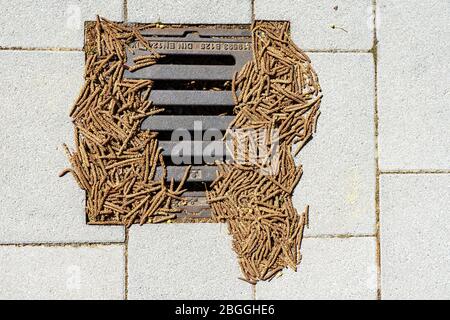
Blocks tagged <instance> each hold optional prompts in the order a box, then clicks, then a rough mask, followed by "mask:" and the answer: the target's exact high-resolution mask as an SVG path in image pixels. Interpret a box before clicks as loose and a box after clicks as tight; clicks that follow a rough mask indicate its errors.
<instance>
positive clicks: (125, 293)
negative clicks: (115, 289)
mask: <svg viewBox="0 0 450 320" xmlns="http://www.w3.org/2000/svg"><path fill="white" fill-rule="evenodd" d="M128 239H129V229H128V228H127V227H125V248H124V266H125V268H124V269H125V270H124V272H125V276H124V282H125V283H124V300H128Z"/></svg>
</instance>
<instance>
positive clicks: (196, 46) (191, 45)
mask: <svg viewBox="0 0 450 320" xmlns="http://www.w3.org/2000/svg"><path fill="white" fill-rule="evenodd" d="M150 46H151V47H152V48H153V49H156V50H158V49H159V50H193V51H249V50H250V49H251V46H250V43H248V42H225V43H223V42H190V41H182V42H173V41H151V42H150Z"/></svg>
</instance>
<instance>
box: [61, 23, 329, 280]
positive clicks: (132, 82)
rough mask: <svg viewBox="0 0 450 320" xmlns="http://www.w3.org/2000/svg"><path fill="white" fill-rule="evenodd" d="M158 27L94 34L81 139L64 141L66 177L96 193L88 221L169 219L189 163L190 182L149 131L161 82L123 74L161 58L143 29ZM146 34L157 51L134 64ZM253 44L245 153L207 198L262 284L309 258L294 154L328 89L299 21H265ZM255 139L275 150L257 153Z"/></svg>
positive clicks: (239, 130)
mask: <svg viewBox="0 0 450 320" xmlns="http://www.w3.org/2000/svg"><path fill="white" fill-rule="evenodd" d="M149 27H154V25H126V24H122V23H114V22H111V21H108V20H106V19H102V18H97V21H96V23H95V24H93V25H91V27H90V28H89V29H88V30H87V31H86V37H87V40H88V41H87V42H86V45H85V53H86V65H85V71H84V78H85V83H84V85H83V87H82V89H81V92H80V94H79V96H78V98H77V99H76V101H75V103H74V105H73V108H72V110H71V111H70V116H71V118H72V121H73V124H74V128H75V143H74V146H75V147H74V150H70V149H69V148H68V147H67V146H65V150H66V152H67V155H68V158H69V161H70V163H71V168H68V169H65V170H64V171H63V172H61V174H60V175H61V176H63V175H64V174H66V173H71V174H72V175H73V177H74V178H75V180H76V181H77V183H78V185H79V186H80V188H81V189H83V190H85V191H86V216H87V221H88V223H89V224H107V225H111V224H118V225H125V226H127V227H129V226H131V225H132V224H135V223H140V224H144V223H161V222H170V221H173V220H176V218H177V213H178V212H180V209H179V208H178V207H177V204H179V203H182V202H183V200H184V199H183V192H184V191H185V189H184V188H183V185H184V183H185V181H186V179H187V177H188V175H189V169H187V170H186V172H185V175H184V177H183V179H182V180H181V181H180V183H178V184H176V183H174V181H173V180H171V181H167V180H168V179H167V170H166V166H165V164H164V159H163V157H162V154H161V149H160V148H159V147H158V140H157V133H155V132H152V131H141V130H140V125H141V122H142V121H143V119H145V118H146V117H149V116H152V115H155V114H157V113H160V112H162V111H163V109H161V108H160V109H158V108H156V107H154V106H153V105H152V103H151V101H150V100H149V95H150V91H151V89H152V85H153V81H151V80H136V79H127V78H125V77H124V70H125V69H128V70H129V71H134V70H137V69H140V68H145V67H147V66H150V65H153V64H155V63H158V59H160V58H161V56H160V55H159V54H158V53H157V52H156V51H154V50H153V49H152V47H151V45H150V44H149V43H148V41H147V40H146V39H145V38H144V37H143V36H142V35H141V30H143V29H146V28H149ZM136 42H137V43H138V44H139V46H140V47H142V48H145V49H147V52H148V54H147V55H144V56H139V57H138V58H136V59H135V61H133V66H132V67H130V66H129V64H131V63H130V62H129V61H127V54H126V50H127V49H130V45H131V44H132V43H136ZM252 45H253V59H252V60H251V61H250V62H248V63H247V64H246V65H245V66H244V67H243V68H242V70H241V71H240V72H239V73H238V74H236V75H235V77H234V79H233V81H232V92H233V98H234V102H235V107H234V114H235V119H234V121H233V122H232V123H231V124H230V130H229V132H228V131H227V135H228V137H227V138H229V141H230V142H231V148H232V153H233V155H234V156H235V157H234V159H232V161H225V162H222V163H217V166H218V173H217V178H216V179H215V181H214V182H213V183H212V185H211V186H210V188H209V190H207V198H208V202H209V204H210V206H211V208H212V212H213V219H214V220H215V221H217V222H226V223H227V224H228V229H229V232H230V234H231V235H232V237H233V249H234V251H235V252H236V254H237V257H238V261H239V265H240V267H241V270H242V274H243V277H242V279H244V280H246V281H248V282H250V283H253V284H254V283H256V282H257V281H259V280H271V279H272V278H274V277H275V276H276V275H277V274H279V273H280V272H281V271H282V270H283V269H284V268H286V267H290V268H291V269H293V270H296V268H297V265H298V264H299V263H300V260H301V254H300V246H301V241H302V236H303V229H304V227H305V225H307V224H308V207H307V208H305V209H304V211H303V212H302V214H299V213H298V212H297V210H296V208H295V207H294V206H293V204H292V194H293V191H294V188H295V187H296V185H297V184H298V182H299V181H300V178H301V176H302V167H301V166H300V165H296V164H295V163H294V156H295V155H297V154H298V153H299V152H300V151H301V149H302V147H303V146H304V145H305V144H306V143H307V142H308V141H309V140H310V138H311V137H312V134H313V132H314V131H315V127H316V121H317V118H318V115H319V105H320V101H321V97H322V95H321V89H320V86H319V83H318V79H317V75H316V73H315V72H314V70H313V69H312V67H311V62H310V60H309V58H308V57H307V56H306V55H305V54H304V53H303V52H302V51H301V50H300V49H299V48H298V47H297V46H296V45H295V44H294V43H293V42H292V40H291V38H290V35H289V23H287V22H270V21H256V22H255V23H253V25H252ZM260 132H264V133H265V134H263V135H261V134H255V133H260ZM255 140H257V143H258V144H263V145H265V146H266V147H267V150H270V152H268V153H267V154H264V155H261V153H258V152H254V151H252V150H253V149H252V148H251V145H252V141H253V142H254V141H255ZM243 141H244V142H243ZM294 146H295V148H294ZM242 148H243V150H245V151H243V152H241V151H242V150H241V149H242ZM157 167H160V168H162V174H161V175H159V176H158V175H156V171H157V170H156V169H157Z"/></svg>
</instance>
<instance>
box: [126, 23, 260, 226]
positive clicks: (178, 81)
mask: <svg viewBox="0 0 450 320" xmlns="http://www.w3.org/2000/svg"><path fill="white" fill-rule="evenodd" d="M141 34H142V36H143V37H144V38H145V39H146V40H148V41H149V43H150V46H151V48H152V49H154V50H155V51H157V52H158V53H160V54H161V55H164V57H163V58H161V59H160V61H158V63H157V64H155V65H152V66H149V67H146V68H142V69H138V70H136V71H134V72H130V71H128V70H126V71H125V73H124V77H125V78H129V79H151V80H154V81H155V82H154V86H153V88H152V91H151V93H150V97H149V99H150V100H151V101H152V102H153V105H154V106H157V107H163V108H164V109H165V111H164V112H163V113H160V114H158V115H157V116H151V117H149V118H147V119H145V120H144V121H143V122H142V125H141V130H152V131H156V132H158V140H159V141H160V143H159V145H160V147H162V148H163V156H164V159H165V163H166V166H167V173H168V179H169V180H170V179H171V178H172V177H173V178H174V180H175V181H180V180H181V178H182V176H183V174H184V171H185V168H186V166H188V165H192V168H191V172H190V176H189V178H188V180H187V183H186V189H188V191H186V192H185V193H184V194H183V197H185V198H187V199H188V203H187V204H186V205H180V207H181V208H182V210H183V212H182V213H180V214H179V215H178V218H180V220H181V221H183V220H185V221H189V220H191V219H199V218H209V217H210V215H211V212H210V208H209V205H208V203H207V201H206V196H205V192H204V190H205V189H206V188H207V187H208V185H209V184H210V183H211V182H212V181H213V180H214V179H215V177H216V168H215V166H214V165H213V161H208V159H205V157H204V155H205V150H207V149H206V148H208V146H209V147H211V146H213V147H214V148H213V149H214V150H216V151H217V150H219V151H220V152H215V154H214V155H212V156H213V158H214V159H216V160H223V159H224V157H225V155H226V148H225V146H224V144H223V143H222V142H221V141H213V140H219V139H217V135H218V134H219V133H221V134H222V135H223V134H224V132H225V130H226V129H227V127H228V124H229V123H230V122H231V120H232V119H233V107H234V102H233V99H232V94H231V80H232V78H233V75H234V74H235V73H236V72H238V71H239V70H240V69H241V68H242V67H243V66H244V64H245V63H246V62H248V61H249V60H250V59H251V57H252V50H251V48H252V44H251V32H250V25H222V26H183V27H179V26H165V27H164V28H149V29H145V30H142V33H141ZM147 54H149V52H148V51H147V49H145V48H142V47H139V45H138V44H137V43H135V44H133V45H131V46H130V49H128V50H127V61H129V63H130V67H131V66H133V63H132V61H133V59H134V58H136V57H138V56H141V55H147ZM211 132H213V134H211ZM181 137H182V138H183V139H182V142H180V140H181V139H180V138H181ZM218 144H219V146H218ZM176 149H180V150H181V151H182V153H183V154H181V155H180V154H179V153H176ZM180 158H181V160H182V161H181V162H180V161H179V160H180ZM161 174H162V170H161V168H159V170H157V175H161Z"/></svg>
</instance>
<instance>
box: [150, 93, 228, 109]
mask: <svg viewBox="0 0 450 320" xmlns="http://www.w3.org/2000/svg"><path fill="white" fill-rule="evenodd" d="M150 100H152V102H153V104H154V105H156V106H162V105H165V106H172V105H178V106H183V105H190V106H208V105H214V106H229V107H231V108H232V107H233V105H234V102H233V98H232V96H231V93H230V92H227V91H201V90H152V92H151V93H150Z"/></svg>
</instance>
